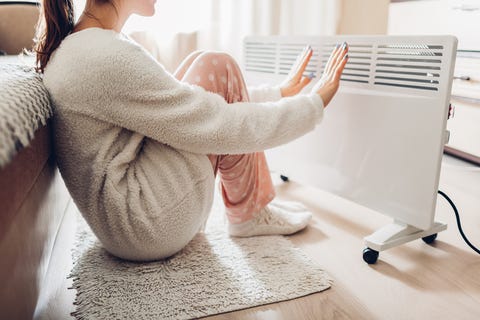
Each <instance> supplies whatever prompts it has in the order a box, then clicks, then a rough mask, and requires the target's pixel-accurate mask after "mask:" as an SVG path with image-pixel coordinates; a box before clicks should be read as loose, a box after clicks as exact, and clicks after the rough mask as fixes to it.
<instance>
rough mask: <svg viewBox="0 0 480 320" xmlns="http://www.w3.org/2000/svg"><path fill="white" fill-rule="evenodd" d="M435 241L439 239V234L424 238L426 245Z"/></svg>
mask: <svg viewBox="0 0 480 320" xmlns="http://www.w3.org/2000/svg"><path fill="white" fill-rule="evenodd" d="M435 239H437V233H434V234H431V235H429V236H426V237H423V238H422V240H423V241H424V242H425V243H428V244H430V243H432V242H433V241H435Z"/></svg>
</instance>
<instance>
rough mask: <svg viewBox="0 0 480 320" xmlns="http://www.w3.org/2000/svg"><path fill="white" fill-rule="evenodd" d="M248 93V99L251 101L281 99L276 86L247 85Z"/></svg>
mask: <svg viewBox="0 0 480 320" xmlns="http://www.w3.org/2000/svg"><path fill="white" fill-rule="evenodd" d="M248 95H249V97H250V101H253V102H269V101H278V100H280V99H282V93H281V91H280V87H278V86H273V87H271V86H259V87H248Z"/></svg>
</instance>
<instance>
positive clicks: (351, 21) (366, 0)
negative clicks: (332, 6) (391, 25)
mask: <svg viewBox="0 0 480 320" xmlns="http://www.w3.org/2000/svg"><path fill="white" fill-rule="evenodd" d="M339 1H341V2H342V13H341V17H340V23H339V25H338V30H337V33H338V34H386V33H387V26H388V8H389V5H390V0H339Z"/></svg>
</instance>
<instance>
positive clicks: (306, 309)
mask: <svg viewBox="0 0 480 320" xmlns="http://www.w3.org/2000/svg"><path fill="white" fill-rule="evenodd" d="M440 189H441V190H442V191H444V192H446V193H447V194H448V195H449V196H450V197H451V198H452V200H453V201H454V202H455V203H456V205H457V207H458V209H459V211H460V215H461V218H462V225H463V226H464V231H465V233H466V234H467V236H468V237H469V239H470V240H471V242H473V243H474V244H476V245H477V247H480V168H471V167H470V168H469V165H468V164H466V163H464V162H460V161H456V160H455V159H452V158H449V157H445V159H444V166H443V169H442V175H441V181H440ZM277 190H278V196H280V197H282V198H284V199H290V200H298V201H302V202H304V203H305V204H306V205H307V206H308V207H309V208H310V209H311V210H312V212H313V213H314V220H313V223H311V225H310V226H309V227H308V228H307V229H306V230H305V231H303V232H301V233H299V234H297V235H294V236H291V237H290V239H291V240H292V241H293V243H295V244H296V245H297V246H298V247H300V248H301V249H303V251H305V252H306V253H307V254H308V255H309V256H310V257H311V258H313V259H314V260H316V261H317V262H318V263H319V264H320V265H321V266H322V267H323V268H324V269H325V270H326V271H327V272H328V273H329V274H330V275H331V276H332V277H333V278H334V283H333V285H332V288H330V289H329V290H327V291H324V292H322V293H318V294H314V295H310V296H307V297H304V298H300V299H295V300H292V301H288V302H282V303H277V304H272V305H268V306H262V307H257V308H252V309H247V310H243V311H239V312H233V313H228V314H223V315H218V316H214V317H209V318H208V319H212V320H213V319H215V320H220V319H222V320H223V319H242V320H243V319H245V320H247V319H382V320H383V319H421V320H426V319H436V320H440V319H446V320H447V319H448V320H450V319H452V320H453V319H455V320H460V319H469V320H470V319H471V320H473V319H480V255H478V254H476V253H475V252H473V251H472V250H471V249H470V248H468V247H467V245H466V244H465V243H464V242H463V240H462V239H461V237H460V234H459V232H458V230H457V227H456V222H455V218H454V213H453V211H452V209H451V207H450V206H449V205H448V203H447V202H446V201H444V200H443V199H440V198H439V201H438V205H437V216H436V219H437V220H439V221H442V222H446V223H448V229H447V230H446V231H444V232H441V233H440V234H439V235H438V238H437V240H436V242H435V243H434V244H433V245H427V244H425V243H424V242H423V241H421V240H418V241H414V242H411V243H408V244H405V245H402V246H400V247H397V248H393V249H390V250H387V251H384V252H381V253H380V257H379V260H378V262H377V263H376V264H375V265H368V264H366V263H365V262H364V261H363V259H362V250H363V248H364V244H363V238H364V237H365V236H367V235H369V234H371V233H372V232H374V231H375V230H376V229H378V228H380V227H381V226H383V225H385V224H388V223H390V222H391V219H390V218H387V217H384V216H382V215H379V214H378V213H375V212H371V211H369V210H366V209H363V208H359V207H358V206H356V205H353V204H351V203H349V202H347V201H345V200H342V199H340V198H338V197H335V196H333V195H331V194H328V193H325V192H322V191H320V190H318V189H314V188H309V187H305V186H301V185H298V184H296V183H294V182H290V183H286V184H281V183H280V182H279V184H278V187H277Z"/></svg>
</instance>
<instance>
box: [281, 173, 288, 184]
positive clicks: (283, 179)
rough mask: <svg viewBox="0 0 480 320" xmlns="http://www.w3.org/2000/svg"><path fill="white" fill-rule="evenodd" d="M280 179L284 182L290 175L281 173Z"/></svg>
mask: <svg viewBox="0 0 480 320" xmlns="http://www.w3.org/2000/svg"><path fill="white" fill-rule="evenodd" d="M280 179H282V181H283V182H288V177H287V176H284V175H283V174H281V175H280Z"/></svg>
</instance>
